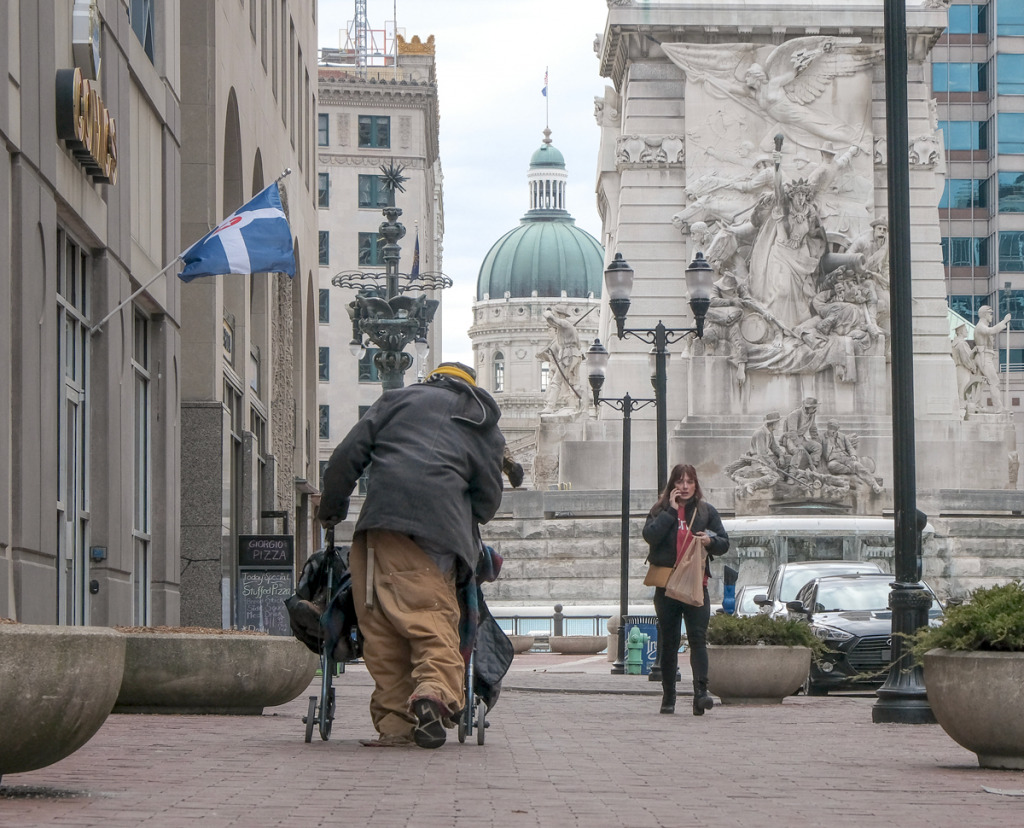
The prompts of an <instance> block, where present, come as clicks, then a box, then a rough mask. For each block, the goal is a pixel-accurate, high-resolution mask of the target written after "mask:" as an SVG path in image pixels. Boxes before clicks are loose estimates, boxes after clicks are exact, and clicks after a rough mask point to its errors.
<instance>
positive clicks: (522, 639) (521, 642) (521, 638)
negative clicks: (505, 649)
mask: <svg viewBox="0 0 1024 828" xmlns="http://www.w3.org/2000/svg"><path fill="white" fill-rule="evenodd" d="M508 640H509V641H511V642H512V651H513V652H514V653H516V655H518V654H519V653H525V652H527V651H528V650H529V649H530V648H531V647H532V646H533V641H534V638H533V636H532V635H510V636H509V637H508Z"/></svg>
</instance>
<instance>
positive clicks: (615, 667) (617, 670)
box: [611, 661, 626, 676]
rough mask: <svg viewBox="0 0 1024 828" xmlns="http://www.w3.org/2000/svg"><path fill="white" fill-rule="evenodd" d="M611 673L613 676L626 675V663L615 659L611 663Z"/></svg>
mask: <svg viewBox="0 0 1024 828" xmlns="http://www.w3.org/2000/svg"><path fill="white" fill-rule="evenodd" d="M611 673H612V675H613V676H624V675H626V665H625V664H623V663H622V662H621V661H616V662H615V663H613V664H612V670H611Z"/></svg>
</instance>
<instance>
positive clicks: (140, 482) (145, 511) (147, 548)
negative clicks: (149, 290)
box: [132, 310, 153, 627]
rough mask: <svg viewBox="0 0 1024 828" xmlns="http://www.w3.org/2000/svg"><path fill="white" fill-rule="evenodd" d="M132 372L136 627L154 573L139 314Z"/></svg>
mask: <svg viewBox="0 0 1024 828" xmlns="http://www.w3.org/2000/svg"><path fill="white" fill-rule="evenodd" d="M134 328H135V330H134V343H133V347H132V371H133V373H134V375H135V446H134V449H135V450H134V467H135V515H134V521H133V525H132V537H133V546H134V551H135V562H134V569H133V571H132V580H133V587H134V590H133V602H132V622H133V623H134V624H136V625H137V626H143V627H144V626H146V625H147V624H149V623H150V580H151V571H152V540H153V538H152V535H151V529H150V514H151V507H152V503H151V488H152V471H151V468H152V466H151V456H152V448H151V445H150V423H151V422H152V402H151V397H150V379H151V375H150V367H149V366H150V350H151V349H150V322H149V320H148V319H147V318H146V316H145V315H144V314H143V313H142V312H141V311H139V310H136V312H135V325H134Z"/></svg>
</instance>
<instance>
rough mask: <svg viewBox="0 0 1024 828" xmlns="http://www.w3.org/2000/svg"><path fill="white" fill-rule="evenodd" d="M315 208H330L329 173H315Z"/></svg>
mask: <svg viewBox="0 0 1024 828" xmlns="http://www.w3.org/2000/svg"><path fill="white" fill-rule="evenodd" d="M316 206H317V207H330V206H331V174H330V173H317V174H316Z"/></svg>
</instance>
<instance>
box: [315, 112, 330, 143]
mask: <svg viewBox="0 0 1024 828" xmlns="http://www.w3.org/2000/svg"><path fill="white" fill-rule="evenodd" d="M330 119H331V116H330V115H329V114H328V113H326V112H321V113H319V114H318V115H317V116H316V145H317V146H318V147H326V146H328V143H327V140H328V137H329V135H328V130H329V129H330Z"/></svg>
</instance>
